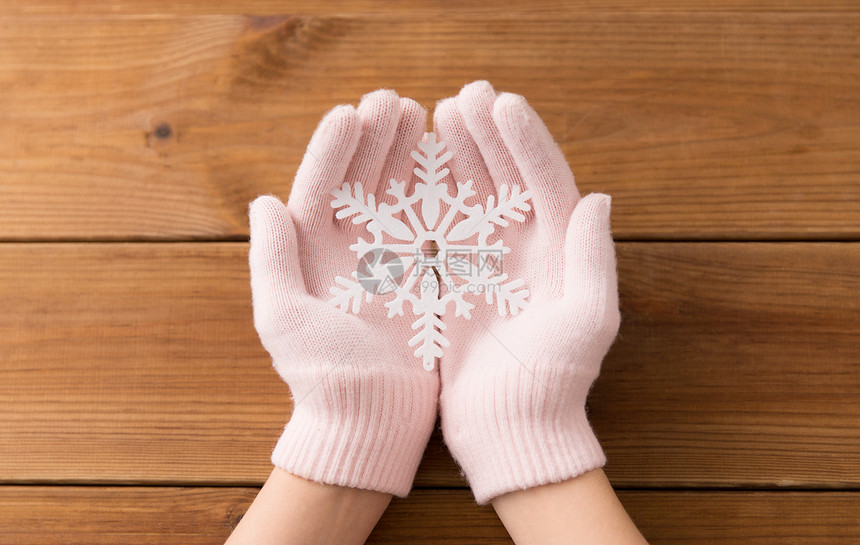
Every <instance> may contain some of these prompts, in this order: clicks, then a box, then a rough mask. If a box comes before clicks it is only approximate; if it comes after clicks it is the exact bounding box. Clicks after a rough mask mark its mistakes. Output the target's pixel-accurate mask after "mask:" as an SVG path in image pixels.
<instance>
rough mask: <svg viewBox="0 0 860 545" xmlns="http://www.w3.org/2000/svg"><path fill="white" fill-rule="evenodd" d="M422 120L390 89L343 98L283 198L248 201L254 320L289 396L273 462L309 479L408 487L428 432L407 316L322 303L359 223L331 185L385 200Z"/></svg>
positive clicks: (351, 263) (424, 383)
mask: <svg viewBox="0 0 860 545" xmlns="http://www.w3.org/2000/svg"><path fill="white" fill-rule="evenodd" d="M425 124H426V112H425V111H424V109H423V108H422V107H421V106H419V105H418V104H417V103H416V102H415V101H413V100H409V99H405V98H399V97H398V96H397V95H396V94H395V93H394V92H393V91H377V92H374V93H370V94H368V95H366V96H365V97H364V98H363V99H362V101H361V104H360V105H359V107H358V109H357V110H356V109H355V108H353V107H352V106H339V107H337V108H335V109H333V110H332V111H331V112H329V113H328V114H327V115H326V117H325V118H324V119H323V120H322V121H321V122H320V124H319V127H318V128H317V130H316V132H315V133H314V136H313V138H312V139H311V142H310V144H309V145H308V149H307V153H306V154H305V157H304V160H303V161H302V164H301V167H299V171H298V173H297V174H296V179H295V182H294V183H293V189H292V193H291V194H290V199H289V203H288V204H287V206H284V205H283V204H281V202H280V201H279V200H278V199H276V198H275V197H271V196H263V197H259V198H258V199H256V200H255V201H254V202H253V203H252V204H251V210H250V222H251V250H250V256H249V259H250V266H251V288H252V292H253V299H254V324H255V326H256V328H257V331H258V333H259V335H260V339H261V341H262V342H263V346H265V347H266V350H268V351H269V353H270V354H271V355H272V359H273V361H274V366H275V368H276V369H277V371H278V373H279V374H280V375H281V377H282V378H283V379H284V381H286V382H287V384H289V386H290V391H291V393H292V397H293V401H294V409H293V415H292V419H291V420H290V422H289V424H287V426H286V428H285V430H284V433H283V435H282V436H281V438H280V439H279V440H278V443H277V446H276V447H275V449H274V452H273V453H272V462H273V463H274V465H276V466H277V467H280V468H282V469H285V470H286V471H289V472H290V473H293V474H295V475H298V476H300V477H303V478H305V479H309V480H313V481H318V482H323V483H327V484H333V485H339V486H347V487H354V488H365V489H370V490H376V491H380V492H387V493H390V494H396V495H398V496H405V495H406V494H407V493H408V492H409V489H410V487H411V485H412V480H413V478H414V476H415V470H416V469H417V467H418V463H419V462H420V461H421V455H422V454H423V453H424V447H425V445H426V444H427V439H428V438H429V436H430V433H431V431H432V430H433V425H434V423H435V421H436V404H437V397H438V391H439V376H438V374H437V373H436V372H435V371H434V372H427V371H425V370H424V369H423V368H422V367H421V365H420V363H419V362H417V361H416V358H415V356H414V355H413V354H412V352H413V350H412V349H411V348H410V347H409V345H408V342H409V339H410V338H412V337H413V335H414V334H415V333H414V332H413V331H412V329H411V327H410V322H409V321H408V320H392V319H389V318H388V317H387V316H386V312H387V311H386V309H385V307H384V306H383V305H380V304H376V305H367V306H366V308H362V312H361V313H360V314H351V313H348V312H344V311H342V310H341V309H339V308H336V307H335V306H334V305H332V304H330V303H329V300H330V299H331V298H332V293H331V291H330V290H331V289H332V287H333V286H335V278H336V277H338V276H344V277H348V276H349V274H350V272H352V271H355V270H356V266H357V264H356V257H355V253H354V252H353V251H352V250H350V244H352V243H354V242H355V238H356V233H357V232H358V227H357V226H356V225H355V224H353V222H352V220H351V218H346V219H338V218H337V217H336V216H335V210H334V209H333V208H332V194H331V192H332V190H333V189H335V188H339V187H341V184H343V182H344V180H348V181H349V182H351V183H361V184H362V186H363V187H364V188H365V189H366V190H367V191H368V192H371V193H374V194H376V196H377V202H381V201H384V200H386V199H387V198H388V196H386V195H385V193H384V192H385V189H386V188H387V187H388V185H387V183H388V180H389V179H390V178H394V179H396V180H410V179H411V176H412V168H413V167H414V165H415V161H414V160H412V159H411V158H410V152H411V151H412V149H414V146H415V144H416V142H418V141H419V140H420V139H421V136H422V135H423V133H424V126H425ZM356 302H357V303H360V299H356Z"/></svg>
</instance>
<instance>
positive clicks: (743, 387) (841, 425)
mask: <svg viewBox="0 0 860 545" xmlns="http://www.w3.org/2000/svg"><path fill="white" fill-rule="evenodd" d="M619 254H620V257H619V278H620V279H621V282H620V290H621V293H620V295H621V298H622V301H623V303H622V313H623V317H622V320H623V325H622V328H621V332H620V335H619V339H618V341H617V342H616V344H615V345H614V346H613V348H612V350H611V352H610V354H609V356H608V357H607V359H606V361H605V365H604V367H603V372H602V373H603V376H602V378H600V379H598V382H597V384H596V387H595V388H594V390H593V395H592V397H591V400H590V407H591V411H592V412H591V415H592V422H593V424H594V426H595V428H596V429H597V433H598V436H599V437H600V439H601V440H602V442H603V445H604V447H605V449H606V451H607V454H608V457H609V465H608V468H607V470H608V471H607V472H608V474H609V476H610V478H611V479H612V480H613V482H614V483H616V484H630V485H634V484H635V485H636V486H639V485H645V486H648V485H655V486H659V485H662V484H664V483H672V484H673V485H677V486H686V485H690V486H700V485H711V486H726V485H739V486H743V485H744V484H746V483H755V484H761V485H779V486H810V485H812V486H830V485H834V486H838V485H840V484H847V483H852V486H854V485H856V483H857V482H858V481H857V469H858V467H860V465H858V464H860V455H858V453H860V404H858V403H857V399H858V397H859V396H860V374H858V373H857V369H858V365H860V276H858V274H857V271H858V270H860V245H856V244H839V243H836V244H788V243H775V244H756V243H749V244H732V243H729V244H681V245H678V244H671V243H664V244H653V243H652V244H623V245H620V246H619ZM753 452H754V454H753Z"/></svg>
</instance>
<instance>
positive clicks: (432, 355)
mask: <svg viewBox="0 0 860 545" xmlns="http://www.w3.org/2000/svg"><path fill="white" fill-rule="evenodd" d="M421 280H422V282H421V287H422V289H421V297H420V298H416V299H415V300H414V301H413V303H412V311H413V313H414V314H415V315H416V316H418V319H417V320H415V321H414V322H413V323H412V329H413V330H417V331H418V332H417V333H416V334H415V336H414V337H412V338H411V339H410V340H409V346H410V347H412V346H415V345H418V348H416V349H415V356H416V357H418V358H421V361H422V363H423V364H424V369H426V370H428V371H432V370H433V366H434V365H435V362H436V358H440V357H442V347H443V346H448V345H449V344H450V342H449V341H448V339H446V338H445V336H444V335H443V334H442V331H444V330H445V323H444V322H442V320H441V319H440V318H439V316H437V314H442V313H443V312H445V307H444V306H443V305H442V301H441V300H440V299H439V298H438V285H437V284H436V275H434V274H433V271H432V269H426V270H425V271H424V274H423V275H421Z"/></svg>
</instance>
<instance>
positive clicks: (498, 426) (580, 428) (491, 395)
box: [434, 81, 620, 503]
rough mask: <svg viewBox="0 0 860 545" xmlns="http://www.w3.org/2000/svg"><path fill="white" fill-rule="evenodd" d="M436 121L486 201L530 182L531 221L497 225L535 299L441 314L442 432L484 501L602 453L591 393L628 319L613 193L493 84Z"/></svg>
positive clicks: (512, 268)
mask: <svg viewBox="0 0 860 545" xmlns="http://www.w3.org/2000/svg"><path fill="white" fill-rule="evenodd" d="M434 125H435V130H436V132H437V134H438V135H439V136H440V138H441V139H442V140H444V141H445V142H446V143H447V145H448V149H449V150H450V151H451V152H452V153H453V158H452V159H451V161H450V162H449V165H450V167H451V173H452V175H453V178H454V180H456V181H459V182H463V181H465V180H468V179H472V180H474V182H475V186H476V189H477V191H478V192H479V195H480V196H481V200H482V201H483V202H486V198H487V196H488V195H493V194H495V193H496V192H497V191H498V188H499V187H500V186H501V185H502V184H508V185H509V186H510V185H518V186H520V187H521V188H522V189H524V190H525V189H530V190H531V191H532V204H533V210H532V211H530V212H529V213H528V214H527V217H526V220H525V222H523V223H517V222H510V223H509V225H507V226H501V225H499V226H496V230H495V232H494V234H493V237H494V238H495V239H496V240H497V239H498V238H501V239H502V240H503V241H504V245H505V246H507V247H509V248H511V252H510V253H508V254H506V255H504V258H503V262H502V267H503V272H504V273H505V274H507V275H508V276H509V277H510V278H522V279H524V280H525V287H526V288H527V289H528V290H529V292H530V293H529V300H528V306H527V308H526V309H525V310H523V311H521V312H519V313H518V314H517V315H516V316H508V317H504V316H500V315H499V312H498V310H497V308H496V306H495V305H483V304H479V305H476V306H475V308H474V310H473V311H472V317H471V319H470V320H465V319H463V318H456V319H455V318H453V317H452V316H453V312H447V313H446V315H445V323H446V325H447V329H446V335H447V336H448V338H449V340H450V342H451V345H450V347H448V348H446V350H445V355H444V357H443V359H442V361H441V363H440V373H441V378H442V394H441V398H440V409H441V413H442V429H443V432H444V435H445V440H446V442H447V444H448V447H449V448H450V450H451V453H452V454H453V456H454V458H456V460H457V461H458V462H459V464H460V466H461V467H462V469H463V471H464V473H465V475H466V477H467V478H468V480H469V483H470V484H471V486H472V490H473V492H474V494H475V497H476V499H477V500H478V502H479V503H487V502H489V501H490V500H491V499H493V498H495V497H496V496H499V495H501V494H504V493H506V492H511V491H514V490H519V489H527V488H531V487H534V486H539V485H542V484H547V483H555V482H560V481H563V480H566V479H569V478H572V477H575V476H577V475H580V474H582V473H584V472H586V471H589V470H592V469H595V468H599V467H602V466H603V465H604V463H605V461H606V459H605V457H604V454H603V451H602V450H601V448H600V445H599V443H598V442H597V438H596V437H595V435H594V433H593V431H592V429H591V427H590V426H589V424H588V420H587V419H586V414H585V398H586V395H587V394H588V390H589V388H590V387H591V384H592V383H593V382H594V380H595V378H596V377H597V375H598V373H599V371H600V363H601V360H602V359H603V357H604V356H605V355H606V352H607V350H608V349H609V346H610V345H611V344H612V341H613V339H614V338H615V335H616V333H617V330H618V325H619V319H620V318H619V311H618V288H617V279H616V270H615V266H616V264H615V251H614V247H613V242H612V236H611V234H610V229H609V208H610V198H609V196H608V195H602V194H592V195H589V196H587V197H585V198H583V199H581V200H580V196H579V192H578V191H577V189H576V185H575V184H574V179H573V174H572V173H571V171H570V168H569V167H568V165H567V163H566V161H565V158H564V155H563V153H562V152H561V150H560V149H559V148H558V146H557V145H556V144H555V142H554V141H553V139H552V137H551V135H550V133H549V131H548V130H547V128H546V127H545V126H544V124H543V123H542V122H541V120H540V118H539V117H538V116H537V114H536V113H535V112H534V110H532V109H531V107H529V105H528V104H527V103H526V101H525V99H524V98H523V97H521V96H518V95H513V94H509V93H503V94H500V95H498V96H497V95H496V92H495V91H494V90H493V88H492V87H491V86H490V84H489V83H487V82H485V81H478V82H475V83H472V84H470V85H467V86H465V87H464V88H463V90H462V91H461V92H460V94H459V95H458V96H457V97H455V98H450V99H447V100H444V101H442V102H440V103H439V105H438V106H437V109H436V112H435V119H434ZM493 240H494V239H493V238H491V239H490V242H492V241H493ZM488 301H489V299H488ZM505 310H507V309H505Z"/></svg>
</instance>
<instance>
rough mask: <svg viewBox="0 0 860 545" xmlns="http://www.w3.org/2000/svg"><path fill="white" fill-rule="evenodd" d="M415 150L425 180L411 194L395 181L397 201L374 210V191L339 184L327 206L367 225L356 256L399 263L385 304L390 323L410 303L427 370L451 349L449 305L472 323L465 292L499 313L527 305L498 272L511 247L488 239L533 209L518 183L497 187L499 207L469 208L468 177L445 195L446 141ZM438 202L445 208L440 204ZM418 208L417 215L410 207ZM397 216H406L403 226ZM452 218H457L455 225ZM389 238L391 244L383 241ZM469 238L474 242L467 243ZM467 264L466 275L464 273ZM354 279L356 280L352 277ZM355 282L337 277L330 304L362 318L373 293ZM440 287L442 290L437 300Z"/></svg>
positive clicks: (519, 289) (415, 341)
mask: <svg viewBox="0 0 860 545" xmlns="http://www.w3.org/2000/svg"><path fill="white" fill-rule="evenodd" d="M418 148H419V150H420V151H421V153H419V152H418V151H413V152H412V157H413V158H414V159H415V160H416V161H417V162H418V165H419V166H418V167H416V168H415V170H414V172H415V174H416V175H417V176H418V177H419V178H420V179H421V180H422V181H423V182H424V183H420V182H419V183H417V184H415V189H414V191H413V192H412V194H411V195H407V194H406V182H405V181H397V180H395V179H393V178H392V179H391V180H390V181H389V187H388V190H387V191H386V193H387V194H388V195H391V196H392V197H394V199H395V203H394V204H393V205H389V204H386V203H381V204H379V205H377V204H376V199H375V197H374V195H373V194H372V193H371V194H368V195H366V196H365V195H364V190H363V188H362V186H361V184H360V183H355V184H354V185H353V186H352V187H350V184H348V183H344V184H343V186H342V187H341V188H340V189H335V190H333V191H332V195H334V200H333V201H332V203H331V206H332V207H333V208H336V209H338V211H337V214H336V216H337V218H348V217H350V216H353V218H352V222H353V223H355V224H362V223H366V224H367V225H365V228H366V229H367V231H368V232H369V233H370V234H372V235H373V240H372V241H371V242H367V241H365V240H364V239H363V238H360V237H359V238H358V241H357V242H356V243H355V244H353V245H351V246H350V249H351V250H352V251H354V252H355V253H356V255H357V256H358V258H359V259H362V257H363V256H365V254H367V253H368V252H374V251H375V252H377V254H375V255H379V254H378V253H379V252H382V251H389V252H392V253H393V254H396V255H397V256H398V257H399V258H400V261H401V262H402V263H403V270H404V272H405V274H404V275H403V276H402V277H403V278H405V281H403V282H402V283H400V284H394V285H392V286H391V291H392V292H393V293H394V294H395V295H394V298H393V299H392V300H390V301H388V302H386V303H385V306H386V307H387V308H388V317H389V318H393V317H394V316H397V315H400V316H403V314H404V311H403V303H404V302H409V303H410V306H411V308H412V314H413V315H415V316H416V317H417V319H416V320H415V321H414V322H413V324H412V329H413V330H416V331H417V333H416V334H415V336H414V337H412V339H411V340H410V341H409V346H410V347H412V346H416V345H417V348H416V349H415V356H416V357H418V358H421V359H422V361H423V364H424V368H425V369H427V370H428V371H430V370H432V369H433V365H434V362H435V359H436V358H438V357H441V356H442V347H444V346H448V345H449V341H448V339H446V338H445V336H444V335H443V334H442V331H444V330H445V324H444V322H442V320H441V319H440V316H442V315H444V314H445V309H446V308H447V306H448V303H449V302H453V303H454V312H455V315H456V316H463V317H465V318H466V319H469V318H471V310H472V309H473V308H475V305H474V304H472V303H470V302H469V301H467V300H466V298H465V295H466V294H476V293H483V294H484V296H485V299H486V303H487V304H492V303H493V301H494V300H495V303H496V306H497V308H498V312H499V315H501V316H505V315H507V314H508V313H510V314H511V315H516V314H517V313H519V311H520V310H523V309H524V308H525V307H526V299H527V298H528V295H529V292H528V290H527V289H526V288H525V287H524V281H523V280H521V279H514V280H508V275H507V274H502V273H499V271H497V270H496V267H495V264H496V263H501V259H502V256H503V255H504V254H506V253H508V252H510V248H508V247H507V246H504V244H503V242H502V241H501V240H498V241H497V242H495V243H493V244H488V243H487V237H489V236H490V235H491V234H492V233H493V231H494V230H495V226H496V225H500V226H502V227H506V226H507V225H508V219H510V220H513V221H517V222H522V221H524V220H525V216H524V215H523V212H528V211H529V210H531V206H530V205H529V203H528V200H529V199H530V198H531V192H530V191H528V190H526V191H520V188H519V187H517V186H514V187H513V188H508V186H507V185H502V186H501V188H500V189H499V191H498V193H499V195H498V202H496V198H495V197H494V196H492V195H491V196H489V197H488V198H487V203H486V207H484V206H482V205H481V204H474V205H472V206H469V205H467V204H466V201H467V200H468V199H470V198H471V197H473V196H475V194H476V193H475V190H474V189H473V188H472V186H473V181H472V180H468V181H466V182H465V183H460V182H457V192H456V195H451V194H449V192H448V185H447V184H445V183H441V181H442V179H443V178H445V176H446V175H448V173H449V169H448V168H446V167H444V165H445V163H446V162H448V160H450V159H451V152H450V151H444V150H445V143H444V142H442V141H437V140H436V135H435V134H434V133H432V132H431V133H428V134H427V138H426V140H422V141H421V142H418ZM443 203H444V204H445V205H447V207H443V206H442V204H443ZM416 204H417V205H418V209H419V210H420V215H421V217H420V218H419V217H418V213H417V212H416V210H415V208H413V207H415V205H416ZM443 212H444V215H443ZM458 213H459V214H458ZM398 216H401V217H405V218H406V220H407V222H408V225H407V223H404V222H403V221H401V220H400V219H398ZM440 216H442V217H441V219H440ZM457 218H459V221H458V222H456V223H454V220H455V219H457ZM386 235H387V236H388V238H389V240H388V241H385V236H386ZM470 239H471V240H472V242H471V243H469V242H468V241H469V240H470ZM428 241H429V242H432V243H435V244H436V246H437V247H438V253H437V257H436V258H435V259H433V260H432V261H430V260H429V259H428V258H427V257H425V256H424V253H423V252H422V246H423V245H424V244H425V243H426V242H428ZM454 243H457V244H454ZM440 256H442V257H440ZM463 256H468V259H466V260H464V259H463ZM425 260H427V261H428V262H425ZM464 266H465V269H466V270H463V267H464ZM437 274H438V279H437ZM352 276H353V278H354V279H356V280H357V279H358V273H357V272H353V274H352ZM356 280H352V279H349V278H344V277H342V276H338V277H337V278H336V279H335V282H336V283H337V284H338V285H337V286H335V287H332V288H330V292H331V294H332V296H333V297H332V299H331V300H330V302H331V303H332V304H334V305H335V306H337V307H339V308H340V309H341V310H344V311H350V310H351V311H352V312H353V313H356V314H357V313H359V311H360V309H361V301H362V299H363V300H364V301H366V302H368V303H370V302H371V301H372V300H373V295H374V294H373V293H372V292H371V291H368V290H366V289H365V286H364V285H362V284H361V283H359V282H358V281H356ZM417 282H420V284H418V286H417V287H418V288H419V289H416V283H417ZM440 283H441V287H442V290H444V292H445V293H444V295H441V296H440V291H442V290H440V289H439V288H440ZM470 286H471V287H470ZM413 291H415V292H417V294H416V293H414V292H413Z"/></svg>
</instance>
